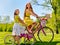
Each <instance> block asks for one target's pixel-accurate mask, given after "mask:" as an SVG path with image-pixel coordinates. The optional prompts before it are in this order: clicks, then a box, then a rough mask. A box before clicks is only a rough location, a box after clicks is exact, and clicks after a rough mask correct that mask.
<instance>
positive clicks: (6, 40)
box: [4, 35, 14, 45]
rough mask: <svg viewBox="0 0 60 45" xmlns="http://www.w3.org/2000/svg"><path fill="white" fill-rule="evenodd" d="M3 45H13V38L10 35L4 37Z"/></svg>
mask: <svg viewBox="0 0 60 45" xmlns="http://www.w3.org/2000/svg"><path fill="white" fill-rule="evenodd" d="M4 44H5V45H14V38H13V36H12V35H6V36H5V38H4Z"/></svg>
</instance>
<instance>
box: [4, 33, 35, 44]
mask: <svg viewBox="0 0 60 45" xmlns="http://www.w3.org/2000/svg"><path fill="white" fill-rule="evenodd" d="M19 37H20V44H21V45H34V41H35V40H33V39H32V38H33V36H32V35H30V34H29V33H21V34H20V36H19ZM31 39H32V41H31ZM22 40H23V41H22ZM28 41H29V42H28ZM32 42H33V43H32ZM4 44H5V45H16V42H15V40H14V38H13V36H12V35H11V34H8V35H6V36H5V38H4Z"/></svg>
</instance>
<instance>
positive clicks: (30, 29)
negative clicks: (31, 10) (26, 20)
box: [27, 22, 36, 33]
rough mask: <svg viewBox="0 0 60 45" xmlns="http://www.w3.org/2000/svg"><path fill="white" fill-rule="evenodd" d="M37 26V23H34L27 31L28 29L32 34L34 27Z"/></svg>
mask: <svg viewBox="0 0 60 45" xmlns="http://www.w3.org/2000/svg"><path fill="white" fill-rule="evenodd" d="M35 25H36V22H34V23H33V24H32V25H29V26H28V27H27V29H28V31H29V32H30V33H32V31H33V30H32V29H33V28H34V26H35Z"/></svg>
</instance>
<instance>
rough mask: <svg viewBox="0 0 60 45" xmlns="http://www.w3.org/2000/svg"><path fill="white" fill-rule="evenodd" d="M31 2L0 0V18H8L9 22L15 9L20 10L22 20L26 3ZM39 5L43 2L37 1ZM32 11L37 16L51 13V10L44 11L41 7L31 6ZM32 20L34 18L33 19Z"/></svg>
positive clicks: (26, 0) (28, 0)
mask: <svg viewBox="0 0 60 45" xmlns="http://www.w3.org/2000/svg"><path fill="white" fill-rule="evenodd" d="M28 2H31V0H0V16H10V18H11V20H13V19H14V11H15V9H19V10H20V15H19V16H20V18H22V19H23V16H24V10H25V5H26V3H28ZM38 2H39V3H42V2H44V1H43V0H38ZM32 7H33V10H34V12H35V13H36V14H38V15H39V16H42V15H44V14H43V13H51V12H52V11H51V10H45V9H43V8H42V6H37V5H32ZM33 18H34V17H33Z"/></svg>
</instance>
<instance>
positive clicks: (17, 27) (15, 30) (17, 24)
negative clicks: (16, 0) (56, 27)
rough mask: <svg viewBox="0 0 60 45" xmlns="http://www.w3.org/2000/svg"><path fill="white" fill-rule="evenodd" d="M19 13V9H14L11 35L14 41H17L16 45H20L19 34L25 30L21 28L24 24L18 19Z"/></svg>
mask: <svg viewBox="0 0 60 45" xmlns="http://www.w3.org/2000/svg"><path fill="white" fill-rule="evenodd" d="M19 13H20V12H19V9H16V10H15V12H14V26H13V31H12V35H13V37H14V40H15V41H17V43H18V45H20V44H19V39H20V37H19V36H20V33H21V31H22V30H25V28H24V27H23V26H25V23H24V22H23V20H21V18H20V17H19ZM22 25H23V26H22Z"/></svg>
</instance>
